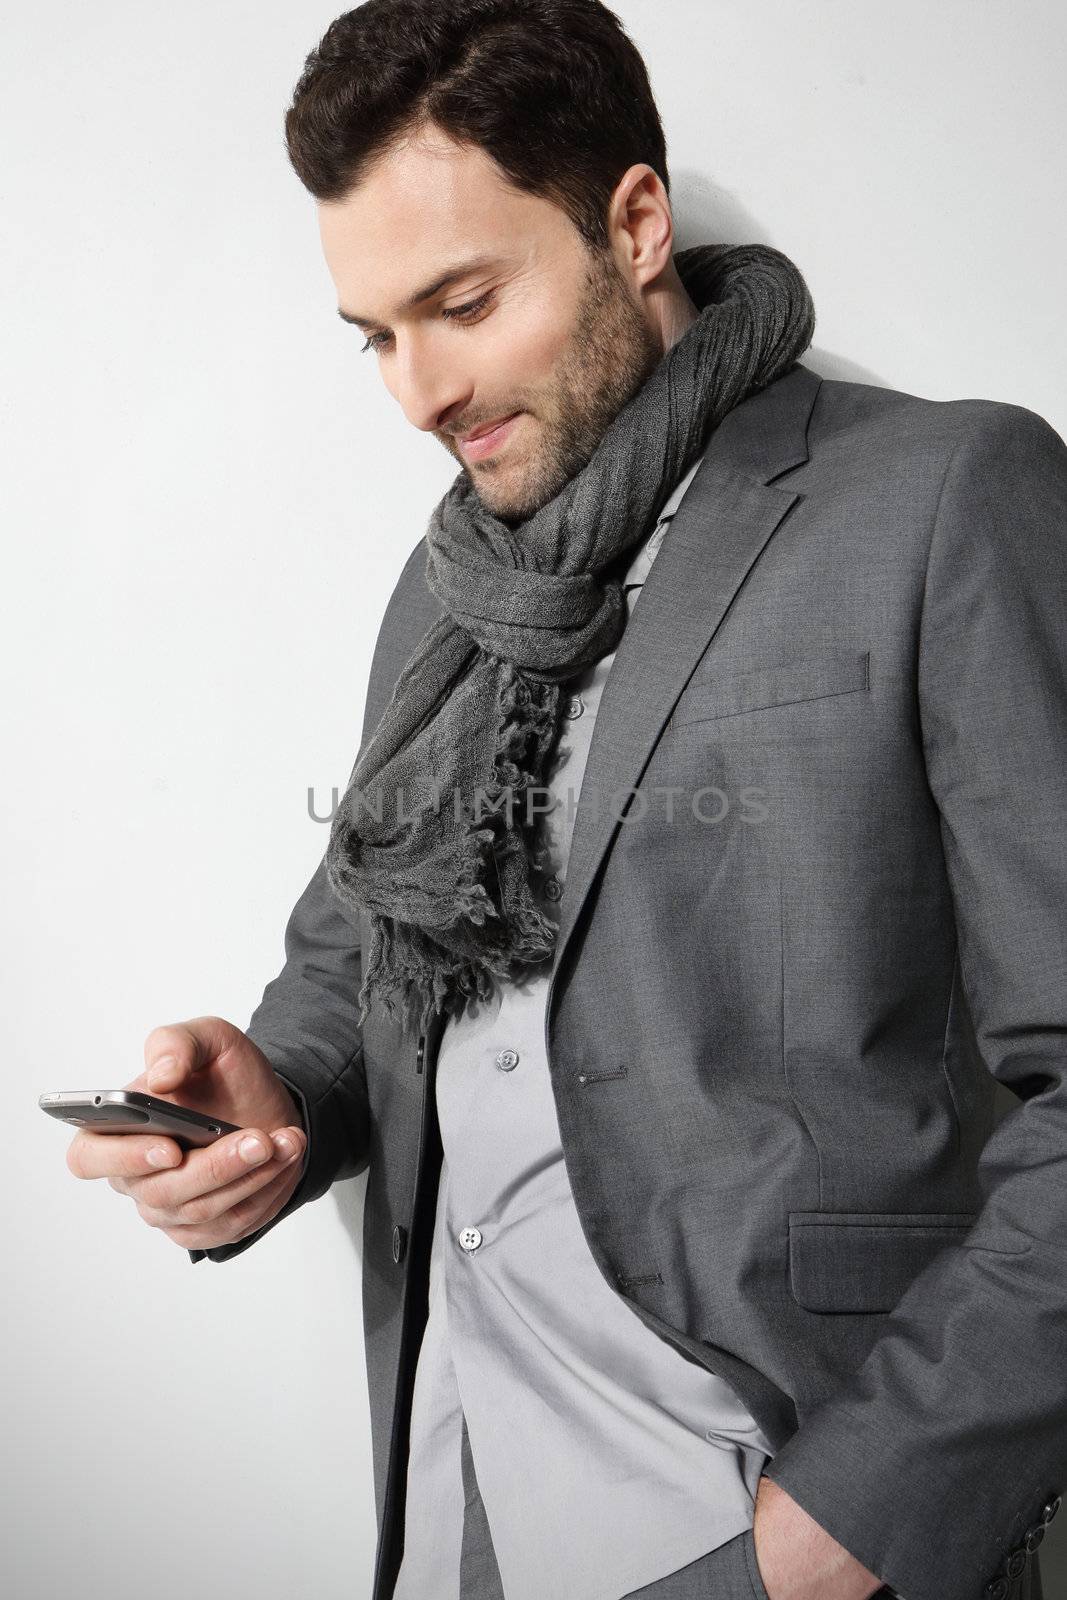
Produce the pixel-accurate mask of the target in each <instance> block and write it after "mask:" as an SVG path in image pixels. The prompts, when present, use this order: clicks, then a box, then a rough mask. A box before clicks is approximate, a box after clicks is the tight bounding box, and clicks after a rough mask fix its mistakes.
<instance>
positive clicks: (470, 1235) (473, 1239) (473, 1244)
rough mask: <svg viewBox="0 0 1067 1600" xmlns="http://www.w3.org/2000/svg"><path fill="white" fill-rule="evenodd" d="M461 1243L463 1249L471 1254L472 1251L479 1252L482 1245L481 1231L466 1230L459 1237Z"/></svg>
mask: <svg viewBox="0 0 1067 1600" xmlns="http://www.w3.org/2000/svg"><path fill="white" fill-rule="evenodd" d="M459 1242H460V1245H461V1246H462V1248H463V1249H464V1250H466V1251H467V1252H468V1254H469V1253H470V1251H472V1250H477V1248H478V1246H479V1245H480V1244H481V1242H482V1235H481V1231H480V1230H479V1229H478V1228H464V1229H463V1232H462V1233H461V1234H460V1236H459Z"/></svg>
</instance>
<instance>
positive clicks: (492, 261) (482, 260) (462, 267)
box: [337, 255, 500, 329]
mask: <svg viewBox="0 0 1067 1600" xmlns="http://www.w3.org/2000/svg"><path fill="white" fill-rule="evenodd" d="M499 265H500V258H499V257H498V256H491V255H481V256H472V257H471V258H470V259H469V260H468V261H458V262H456V263H455V265H453V266H451V267H449V269H448V271H447V272H442V274H441V276H440V277H439V278H435V279H434V280H433V282H432V283H427V284H425V285H424V286H423V288H421V289H416V291H415V293H414V294H413V295H409V296H408V298H407V299H406V300H405V301H403V303H402V304H401V305H400V307H399V311H400V314H401V315H402V314H403V313H404V312H405V311H414V310H416V308H417V307H418V306H421V305H422V304H423V303H424V302H425V301H427V300H432V299H433V297H434V295H436V294H440V293H441V291H442V289H447V288H448V287H449V286H450V285H451V284H453V283H455V282H457V280H458V279H460V278H466V277H468V276H469V275H470V274H471V273H472V272H481V271H482V270H483V269H484V268H485V267H495V266H499ZM337 315H338V316H339V317H340V318H341V321H342V322H352V323H354V324H355V325H356V327H357V328H363V329H366V328H380V327H381V326H382V324H381V323H380V322H377V321H376V320H375V318H374V317H362V316H359V315H357V313H356V312H354V311H346V310H345V309H344V307H343V306H338V307H337Z"/></svg>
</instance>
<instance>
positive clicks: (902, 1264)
mask: <svg viewBox="0 0 1067 1600" xmlns="http://www.w3.org/2000/svg"><path fill="white" fill-rule="evenodd" d="M977 1218H978V1213H977V1212H973V1211H791V1212H790V1213H789V1286H790V1289H791V1290H792V1293H793V1298H794V1300H795V1301H796V1302H797V1304H798V1305H801V1306H803V1307H804V1308H805V1310H807V1311H861V1312H867V1311H892V1309H893V1307H894V1306H895V1305H896V1304H897V1302H898V1300H899V1299H900V1298H901V1296H902V1295H903V1294H904V1292H905V1290H906V1289H907V1287H908V1285H909V1284H910V1283H911V1281H912V1279H913V1278H916V1277H918V1275H919V1273H920V1272H922V1270H923V1268H924V1267H926V1266H927V1265H928V1264H929V1263H930V1262H931V1261H932V1260H933V1259H934V1257H935V1256H936V1255H937V1254H938V1253H939V1252H940V1251H942V1250H944V1249H946V1248H947V1247H948V1246H950V1245H956V1244H959V1243H960V1241H961V1240H962V1239H963V1237H964V1235H965V1234H966V1233H967V1232H968V1230H969V1229H970V1228H972V1227H973V1226H974V1224H975V1222H976V1221H977Z"/></svg>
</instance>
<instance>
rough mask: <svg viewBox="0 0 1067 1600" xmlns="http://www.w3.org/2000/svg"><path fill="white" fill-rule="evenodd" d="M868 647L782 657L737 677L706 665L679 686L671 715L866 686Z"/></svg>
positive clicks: (733, 710) (704, 715)
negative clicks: (702, 671)
mask: <svg viewBox="0 0 1067 1600" xmlns="http://www.w3.org/2000/svg"><path fill="white" fill-rule="evenodd" d="M869 664H870V651H869V650H867V651H864V652H863V653H862V654H861V653H860V652H858V651H847V652H845V651H837V652H832V653H831V654H829V655H822V656H817V657H815V658H814V659H810V660H804V661H782V662H779V663H778V665H777V666H773V667H760V668H759V669H758V670H756V671H754V672H743V673H741V674H740V675H739V676H736V677H732V678H731V677H727V678H725V679H724V678H722V677H719V676H717V675H716V674H715V673H714V672H712V671H707V670H706V671H705V674H704V675H700V676H698V677H696V678H695V679H693V680H692V681H691V682H690V684H689V687H688V688H687V689H686V690H685V691H684V692H683V694H682V696H681V698H680V699H679V701H678V704H677V707H676V708H675V711H674V713H673V715H672V716H671V722H672V723H673V724H674V725H675V726H677V725H678V724H680V723H684V722H707V721H710V720H712V719H714V718H716V717H730V716H734V715H736V714H737V712H739V711H758V710H760V709H761V708H763V707H764V706H780V705H788V704H791V703H793V702H795V701H798V700H820V699H823V698H824V697H825V696H827V695H834V694H849V693H851V692H853V691H854V690H856V689H866V688H868V687H869V686H870V672H869Z"/></svg>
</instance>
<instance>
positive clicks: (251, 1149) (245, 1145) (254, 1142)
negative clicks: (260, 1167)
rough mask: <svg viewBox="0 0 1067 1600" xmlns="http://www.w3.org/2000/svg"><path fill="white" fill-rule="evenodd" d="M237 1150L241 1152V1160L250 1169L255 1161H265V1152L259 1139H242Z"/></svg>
mask: <svg viewBox="0 0 1067 1600" xmlns="http://www.w3.org/2000/svg"><path fill="white" fill-rule="evenodd" d="M237 1148H238V1150H239V1151H240V1152H241V1159H242V1160H243V1161H247V1162H248V1165H249V1166H250V1167H252V1166H255V1164H256V1162H257V1161H265V1160H266V1159H267V1152H266V1151H265V1150H264V1148H263V1145H262V1143H261V1141H260V1140H259V1139H242V1140H241V1142H240V1144H239V1145H238V1146H237Z"/></svg>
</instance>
